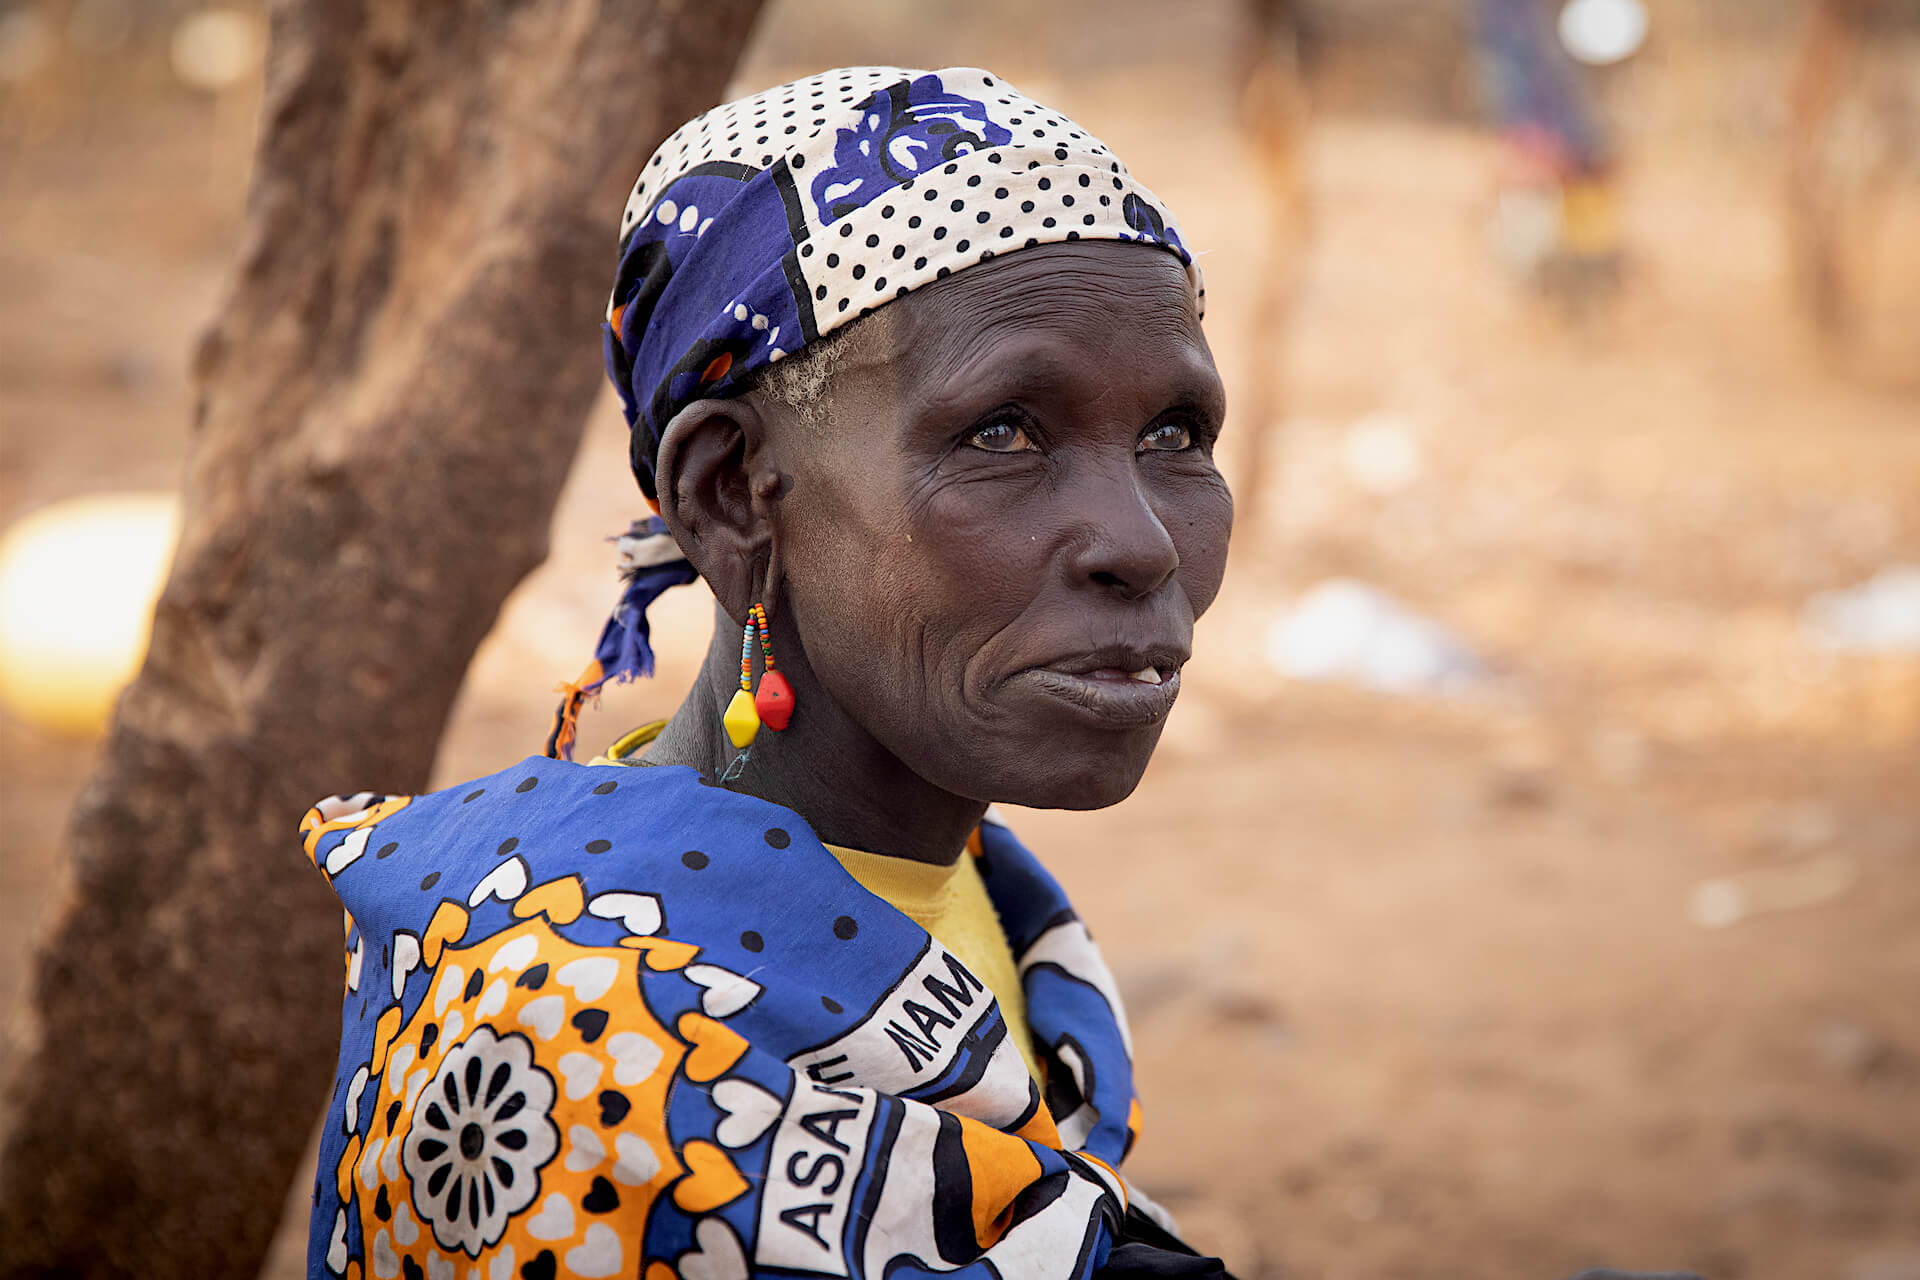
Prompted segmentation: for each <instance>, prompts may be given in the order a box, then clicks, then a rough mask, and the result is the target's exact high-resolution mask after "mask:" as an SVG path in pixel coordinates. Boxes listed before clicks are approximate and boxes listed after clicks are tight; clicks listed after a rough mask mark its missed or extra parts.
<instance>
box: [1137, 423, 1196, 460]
mask: <svg viewBox="0 0 1920 1280" xmlns="http://www.w3.org/2000/svg"><path fill="white" fill-rule="evenodd" d="M1192 447H1193V432H1191V431H1189V430H1187V428H1185V427H1183V426H1181V425H1180V424H1179V423H1177V422H1169V423H1167V424H1166V425H1165V426H1161V427H1154V428H1153V429H1152V430H1150V431H1148V432H1147V433H1146V434H1145V435H1143V436H1141V437H1140V451H1141V452H1142V453H1144V452H1146V451H1147V450H1149V449H1158V450H1163V451H1166V452H1173V453H1177V452H1179V451H1180V450H1182V449H1190V448H1192Z"/></svg>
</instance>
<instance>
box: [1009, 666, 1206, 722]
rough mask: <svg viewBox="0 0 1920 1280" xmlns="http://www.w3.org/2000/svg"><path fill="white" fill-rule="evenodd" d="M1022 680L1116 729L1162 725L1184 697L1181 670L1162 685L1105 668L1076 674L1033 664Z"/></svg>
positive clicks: (1163, 681) (1164, 680)
mask: <svg viewBox="0 0 1920 1280" xmlns="http://www.w3.org/2000/svg"><path fill="white" fill-rule="evenodd" d="M1017 678H1018V679H1021V680H1023V681H1024V682H1026V683H1028V684H1031V685H1032V686H1033V687H1034V688H1036V689H1037V690H1039V691H1040V692H1041V693H1043V694H1045V695H1047V696H1048V697H1051V698H1055V699H1058V700H1059V701H1061V702H1065V703H1068V704H1070V705H1071V706H1073V707H1075V708H1077V709H1079V710H1081V711H1083V712H1086V713H1088V714H1090V715H1092V716H1094V717H1095V718H1096V719H1099V720H1101V721H1103V722H1105V723H1106V724H1107V725H1109V726H1110V727H1113V728H1124V729H1138V728H1143V727H1145V726H1147V725H1152V724H1158V723H1160V722H1161V721H1162V720H1165V719H1166V718H1167V713H1168V712H1170V711H1172V710H1173V700H1174V699H1175V698H1177V697H1179V696H1180V673H1179V672H1178V671H1174V672H1172V673H1170V674H1168V675H1167V676H1165V677H1164V678H1163V679H1162V680H1161V682H1160V683H1159V684H1148V683H1147V682H1145V681H1144V680H1135V679H1132V678H1130V677H1127V676H1125V675H1124V674H1123V673H1120V678H1115V674H1110V673H1108V672H1105V671H1101V672H1090V673H1088V674H1086V675H1072V674H1069V673H1068V672H1065V671H1055V670H1054V669H1052V668H1051V667H1031V668H1029V669H1027V670H1026V671H1023V672H1021V673H1020V675H1019V677H1017Z"/></svg>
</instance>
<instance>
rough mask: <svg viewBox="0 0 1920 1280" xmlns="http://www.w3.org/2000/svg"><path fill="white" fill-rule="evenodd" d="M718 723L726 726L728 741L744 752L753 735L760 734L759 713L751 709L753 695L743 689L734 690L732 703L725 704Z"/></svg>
mask: <svg viewBox="0 0 1920 1280" xmlns="http://www.w3.org/2000/svg"><path fill="white" fill-rule="evenodd" d="M720 723H721V724H724V725H725V726H727V739H728V741H730V742H732V743H733V745H734V746H736V747H739V748H740V749H741V750H745V749H746V748H747V746H748V745H749V744H750V743H752V741H753V735H754V734H756V733H758V732H760V713H759V712H758V711H755V710H754V709H753V695H752V694H750V693H748V692H747V691H746V690H745V689H735V690H734V691H733V701H732V702H729V703H728V704H727V711H726V714H725V715H723V716H721V717H720Z"/></svg>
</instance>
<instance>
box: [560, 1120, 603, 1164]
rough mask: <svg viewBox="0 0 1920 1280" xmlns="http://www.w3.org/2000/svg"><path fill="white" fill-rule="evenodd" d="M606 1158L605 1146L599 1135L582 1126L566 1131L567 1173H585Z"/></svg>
mask: <svg viewBox="0 0 1920 1280" xmlns="http://www.w3.org/2000/svg"><path fill="white" fill-rule="evenodd" d="M606 1158H607V1147H606V1144H605V1143H603V1142H601V1141H600V1135H599V1134H597V1133H595V1132H594V1131H593V1130H591V1129H589V1128H587V1126H585V1125H583V1124H576V1125H574V1126H573V1127H572V1128H571V1129H568V1130H567V1171H568V1172H569V1173H585V1172H586V1171H587V1170H589V1169H591V1168H593V1167H594V1166H596V1165H598V1164H599V1163H600V1162H601V1161H602V1160H605V1159H606Z"/></svg>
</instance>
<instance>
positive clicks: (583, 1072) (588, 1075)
mask: <svg viewBox="0 0 1920 1280" xmlns="http://www.w3.org/2000/svg"><path fill="white" fill-rule="evenodd" d="M554 1065H555V1066H557V1067H559V1068H560V1074H561V1075H562V1076H564V1077H566V1081H567V1096H568V1097H569V1098H572V1099H573V1100H574V1101H575V1102H578V1101H580V1099H582V1098H584V1097H586V1096H587V1095H588V1094H590V1093H592V1092H593V1091H594V1089H595V1088H596V1087H597V1086H598V1085H599V1084H600V1070H601V1067H600V1059H598V1058H596V1057H594V1056H593V1055H592V1054H590V1053H564V1054H561V1055H560V1061H558V1062H556V1063H554Z"/></svg>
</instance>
